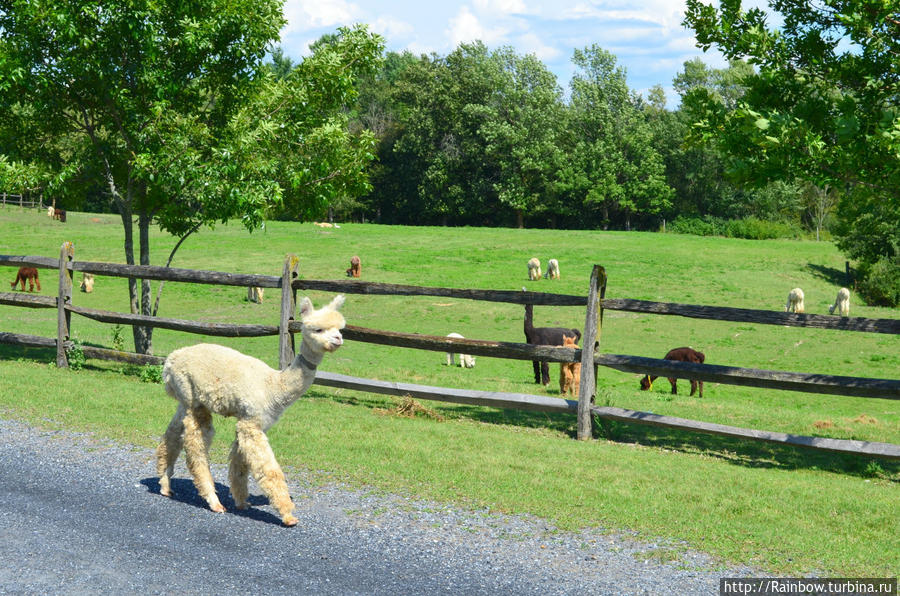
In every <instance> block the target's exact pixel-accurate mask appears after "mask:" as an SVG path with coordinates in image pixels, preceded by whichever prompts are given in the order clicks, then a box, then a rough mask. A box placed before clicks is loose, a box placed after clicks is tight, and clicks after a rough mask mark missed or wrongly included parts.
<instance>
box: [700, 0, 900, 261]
mask: <svg viewBox="0 0 900 596" xmlns="http://www.w3.org/2000/svg"><path fill="white" fill-rule="evenodd" d="M770 6H771V7H772V8H773V9H774V10H775V11H777V12H778V13H780V15H781V17H782V18H781V23H780V25H779V26H778V27H773V26H770V25H769V24H768V22H767V17H768V15H767V14H766V12H765V11H763V10H761V9H757V8H753V9H750V10H744V9H743V8H742V6H741V2H739V1H728V2H722V3H721V4H720V6H719V7H718V8H717V7H715V6H713V5H710V4H704V3H703V2H700V1H699V0H688V2H687V11H686V13H685V20H684V23H685V25H687V26H688V27H690V28H692V29H693V30H694V31H695V32H696V35H697V40H698V43H699V45H700V47H702V48H703V49H708V48H710V47H712V46H716V47H717V48H718V49H719V50H720V51H721V52H722V53H723V54H724V55H725V56H726V57H727V58H729V59H738V58H741V59H745V60H746V61H747V62H749V63H750V64H752V65H753V66H754V67H755V69H756V71H757V72H756V73H754V74H750V75H747V76H745V77H743V78H742V80H741V84H742V85H743V86H744V87H746V89H747V91H746V93H745V94H744V96H743V98H742V99H741V101H740V102H739V104H738V105H737V106H736V107H735V109H733V110H731V109H727V108H726V107H725V106H723V105H722V104H720V103H718V102H716V101H714V99H713V98H711V97H708V96H707V97H702V96H699V97H697V98H695V99H696V104H697V105H698V106H699V105H703V106H704V113H703V117H702V118H701V119H699V120H698V123H697V125H696V127H695V128H694V130H695V131H696V132H697V134H698V137H699V138H701V139H705V140H706V141H708V142H710V143H713V144H715V145H716V146H718V147H719V148H721V150H722V151H723V153H724V154H726V155H728V156H729V159H730V162H731V166H732V170H733V171H734V173H735V174H736V175H738V176H739V177H740V178H742V179H744V180H748V181H753V182H756V183H761V182H765V181H768V180H771V179H782V180H791V179H794V178H797V179H800V180H806V181H809V182H811V183H812V184H814V185H815V186H817V187H819V188H826V187H831V188H835V189H838V190H840V191H841V194H842V197H844V198H843V200H842V201H841V207H840V209H839V211H838V216H839V218H840V219H842V220H843V223H842V225H840V226H839V227H838V228H837V230H838V233H839V234H840V235H841V238H840V239H839V242H838V244H839V246H840V247H841V248H842V249H843V250H844V251H845V252H846V253H847V254H848V255H849V256H851V257H853V258H856V259H859V260H861V261H862V262H863V263H864V264H867V263H868V264H871V263H874V262H876V261H877V260H880V259H882V258H883V259H895V258H896V257H897V256H898V238H897V235H898V232H897V230H898V229H900V106H898V103H897V98H898V97H900V61H898V60H897V56H898V55H900V12H898V9H897V4H896V2H887V1H883V0H875V1H866V2H845V1H842V0H824V1H823V2H818V3H810V2H805V1H801V0H773V1H772V2H770ZM876 214H877V217H878V218H879V221H877V222H876V221H873V220H872V217H874V216H876ZM894 271H895V273H894V275H900V271H898V270H897V269H895V270H894Z"/></svg>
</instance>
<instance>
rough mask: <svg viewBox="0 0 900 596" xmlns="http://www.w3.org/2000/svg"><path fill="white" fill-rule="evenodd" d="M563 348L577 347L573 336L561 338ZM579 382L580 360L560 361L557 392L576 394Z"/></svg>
mask: <svg viewBox="0 0 900 596" xmlns="http://www.w3.org/2000/svg"><path fill="white" fill-rule="evenodd" d="M563 347H564V348H577V347H578V346H577V345H576V344H575V338H574V337H564V338H563ZM580 384H581V363H580V362H560V363H559V394H560V395H566V394H569V395H571V396H573V397H574V396H576V395H578V386H579V385H580Z"/></svg>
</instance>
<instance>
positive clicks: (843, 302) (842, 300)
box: [828, 288, 850, 317]
mask: <svg viewBox="0 0 900 596" xmlns="http://www.w3.org/2000/svg"><path fill="white" fill-rule="evenodd" d="M835 309H837V311H838V312H839V313H841V316H842V317H849V316H850V290H848V289H847V288H841V289H840V290H838V293H837V296H836V297H835V298H834V304H832V305H831V306H829V307H828V314H832V315H833V314H834V311H835Z"/></svg>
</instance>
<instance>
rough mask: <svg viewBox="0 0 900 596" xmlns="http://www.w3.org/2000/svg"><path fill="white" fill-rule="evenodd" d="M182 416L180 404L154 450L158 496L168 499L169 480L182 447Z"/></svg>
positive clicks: (169, 491)
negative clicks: (157, 477)
mask: <svg viewBox="0 0 900 596" xmlns="http://www.w3.org/2000/svg"><path fill="white" fill-rule="evenodd" d="M184 414H185V409H184V406H183V405H182V404H180V403H179V404H178V409H176V410H175V415H174V416H172V420H171V421H170V422H169V426H168V428H166V432H165V434H164V435H163V440H162V442H161V443H160V444H159V447H157V448H156V475H157V476H159V494H161V495H163V496H166V497H170V496H172V489H171V487H170V486H169V480H170V479H171V478H172V474H173V473H174V472H175V461H176V460H177V459H178V455H179V454H180V453H181V449H182V446H183V445H184V440H183V434H184Z"/></svg>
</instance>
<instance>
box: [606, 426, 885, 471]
mask: <svg viewBox="0 0 900 596" xmlns="http://www.w3.org/2000/svg"><path fill="white" fill-rule="evenodd" d="M594 437H595V438H600V439H607V440H610V441H613V442H616V443H633V444H637V445H643V446H645V447H654V448H658V449H667V450H670V451H676V452H679V453H686V454H702V455H704V456H706V457H711V458H715V459H719V460H721V461H725V462H728V463H731V464H734V465H739V466H744V467H747V468H770V469H780V470H801V469H805V470H822V471H826V472H832V473H836V474H844V475H852V476H860V477H863V478H875V477H879V478H884V479H887V480H889V481H891V482H894V483H900V462H897V461H894V460H887V459H881V458H873V457H864V456H858V455H850V454H843V453H833V452H826V451H819V450H814V449H806V448H803V447H795V446H790V445H778V444H775V443H767V442H763V441H749V440H746V439H738V438H733V437H723V436H720V435H713V434H706V433H699V432H690V431H682V430H677V429H669V428H663V427H657V426H646V425H641V424H629V423H626V422H619V421H613V420H604V419H598V418H594Z"/></svg>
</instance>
